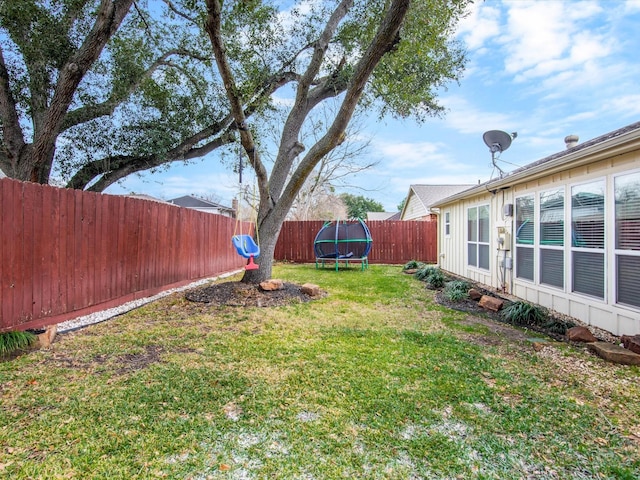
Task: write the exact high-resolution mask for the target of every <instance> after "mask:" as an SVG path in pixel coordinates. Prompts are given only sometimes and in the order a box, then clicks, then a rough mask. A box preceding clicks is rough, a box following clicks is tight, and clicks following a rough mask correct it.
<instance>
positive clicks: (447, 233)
mask: <svg viewBox="0 0 640 480" xmlns="http://www.w3.org/2000/svg"><path fill="white" fill-rule="evenodd" d="M443 217H444V222H443V226H444V230H443V231H444V238H451V211H450V210H446V211H445V212H444V215H443Z"/></svg>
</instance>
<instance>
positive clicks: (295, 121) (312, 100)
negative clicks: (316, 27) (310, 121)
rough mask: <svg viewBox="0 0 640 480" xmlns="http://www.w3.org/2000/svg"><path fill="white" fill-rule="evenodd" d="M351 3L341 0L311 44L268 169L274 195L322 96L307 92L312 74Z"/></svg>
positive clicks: (293, 158) (277, 193)
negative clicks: (277, 146) (307, 118)
mask: <svg viewBox="0 0 640 480" xmlns="http://www.w3.org/2000/svg"><path fill="white" fill-rule="evenodd" d="M352 5H353V0H342V1H341V2H340V4H339V5H338V6H337V7H336V9H335V10H334V11H333V13H332V14H331V16H330V18H329V20H328V21H327V24H326V25H325V28H324V30H323V31H322V34H321V35H320V37H319V38H318V40H316V42H315V43H314V44H313V47H314V51H313V55H312V57H311V60H310V62H309V65H308V66H307V69H306V71H305V73H304V74H303V76H302V79H301V80H300V82H299V83H298V90H297V92H296V99H295V103H294V106H293V107H292V109H291V112H290V113H289V116H288V117H287V120H286V122H285V125H284V128H283V130H282V138H281V141H280V149H279V151H278V155H277V158H276V162H275V164H274V168H273V170H272V173H271V179H270V181H269V189H270V190H271V194H272V195H273V196H274V198H277V197H279V196H280V194H281V193H282V190H283V188H284V185H285V183H286V181H287V176H288V174H289V171H290V170H291V166H292V165H293V161H294V160H295V158H296V156H297V155H299V154H300V153H301V150H300V149H298V148H296V146H297V145H301V144H300V141H299V137H300V129H301V128H302V124H303V123H304V119H305V118H306V117H307V115H308V114H309V112H310V111H311V110H312V109H313V107H314V106H316V105H317V104H318V103H319V102H320V101H321V100H322V98H321V96H318V95H317V94H318V92H314V95H313V96H310V95H309V93H310V92H309V89H310V88H311V85H312V84H314V83H317V80H315V77H316V75H317V74H318V72H319V71H320V67H321V66H322V62H323V60H324V56H325V53H326V51H327V48H328V46H329V43H330V41H331V39H332V38H333V36H334V35H335V32H336V30H337V29H338V25H339V24H340V22H341V21H342V19H343V18H344V17H345V16H346V15H347V13H348V12H349V9H350V8H351V6H352ZM303 183H304V182H303ZM301 186H302V185H300V187H301Z"/></svg>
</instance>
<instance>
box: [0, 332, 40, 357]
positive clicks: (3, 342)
mask: <svg viewBox="0 0 640 480" xmlns="http://www.w3.org/2000/svg"><path fill="white" fill-rule="evenodd" d="M35 340H36V336H35V335H34V334H33V333H31V332H22V331H13V332H5V333H0V357H3V356H5V355H9V354H10V353H13V352H15V351H16V350H23V349H25V348H27V347H29V346H30V345H31V344H32V343H33V342H35Z"/></svg>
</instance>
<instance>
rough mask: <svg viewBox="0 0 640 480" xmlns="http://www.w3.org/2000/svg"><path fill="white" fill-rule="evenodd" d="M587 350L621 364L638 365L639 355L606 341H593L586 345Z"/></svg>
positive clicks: (639, 363)
mask: <svg viewBox="0 0 640 480" xmlns="http://www.w3.org/2000/svg"><path fill="white" fill-rule="evenodd" d="M588 348H589V350H591V351H593V352H594V353H595V354H596V355H598V356H599V357H601V358H604V359H605V360H608V361H609V362H613V363H621V364H623V365H640V355H638V354H637V353H634V352H632V351H631V350H627V349H626V348H623V347H621V346H620V345H614V344H613V343H607V342H594V343H590V344H589V345H588Z"/></svg>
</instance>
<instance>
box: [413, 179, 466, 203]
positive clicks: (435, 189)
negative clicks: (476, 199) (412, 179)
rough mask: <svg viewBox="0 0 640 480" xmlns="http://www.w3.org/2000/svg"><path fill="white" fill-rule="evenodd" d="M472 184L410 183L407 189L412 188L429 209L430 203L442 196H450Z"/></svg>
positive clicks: (440, 198)
mask: <svg viewBox="0 0 640 480" xmlns="http://www.w3.org/2000/svg"><path fill="white" fill-rule="evenodd" d="M473 186H474V185H469V184H467V185H410V186H409V190H413V192H414V193H415V194H416V196H417V197H418V198H419V199H420V201H421V202H422V204H423V205H424V206H425V207H426V208H427V209H429V207H431V205H433V204H434V203H436V202H437V201H439V200H442V199H443V198H446V197H450V196H451V195H455V194H456V193H459V192H462V191H464V190H468V189H469V188H471V187H473Z"/></svg>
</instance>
